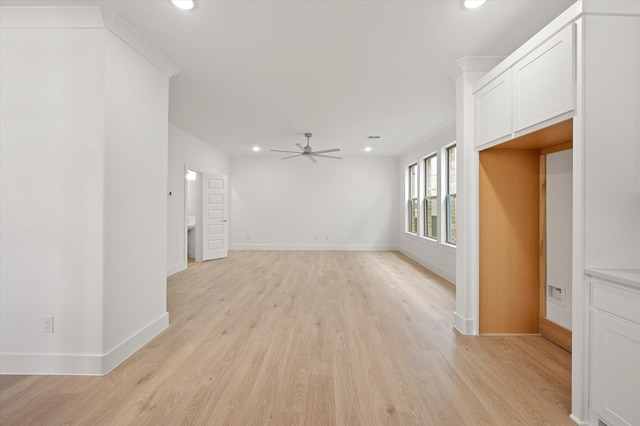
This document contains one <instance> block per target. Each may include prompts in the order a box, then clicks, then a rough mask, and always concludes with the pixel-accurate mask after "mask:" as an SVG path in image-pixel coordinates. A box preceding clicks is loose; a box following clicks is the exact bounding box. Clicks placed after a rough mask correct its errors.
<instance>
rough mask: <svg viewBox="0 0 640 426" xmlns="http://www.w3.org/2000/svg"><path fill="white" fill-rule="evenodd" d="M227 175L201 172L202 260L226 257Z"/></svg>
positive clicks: (227, 237) (227, 229) (227, 234)
mask: <svg viewBox="0 0 640 426" xmlns="http://www.w3.org/2000/svg"><path fill="white" fill-rule="evenodd" d="M227 180H228V179H227V176H223V175H212V174H207V173H202V179H201V194H200V195H201V198H200V200H201V202H202V227H201V229H200V233H201V237H202V238H201V241H202V260H212V259H220V258H223V257H227V247H228V244H229V224H228V222H227V220H228V207H229V204H228V203H229V188H228V185H227Z"/></svg>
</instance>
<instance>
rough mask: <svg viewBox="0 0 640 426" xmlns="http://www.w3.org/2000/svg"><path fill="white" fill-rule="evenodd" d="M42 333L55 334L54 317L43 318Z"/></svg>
mask: <svg viewBox="0 0 640 426" xmlns="http://www.w3.org/2000/svg"><path fill="white" fill-rule="evenodd" d="M42 332H43V333H53V315H50V316H43V317H42Z"/></svg>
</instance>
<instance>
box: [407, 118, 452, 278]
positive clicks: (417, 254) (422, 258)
mask: <svg viewBox="0 0 640 426" xmlns="http://www.w3.org/2000/svg"><path fill="white" fill-rule="evenodd" d="M455 130H456V129H455V127H451V128H448V129H446V130H445V131H444V132H442V133H441V134H440V135H438V136H436V137H434V138H433V139H431V140H429V141H427V142H425V143H424V144H422V145H421V146H419V147H417V148H414V149H413V150H411V151H410V152H408V153H405V154H403V156H402V157H401V158H400V160H399V161H398V173H397V175H396V180H397V182H398V184H397V187H398V199H397V201H396V204H397V205H398V211H399V217H398V227H397V231H396V232H397V233H398V234H399V242H400V244H399V246H400V251H401V252H402V253H404V254H406V255H407V256H409V257H410V258H412V259H413V260H415V261H416V262H418V263H420V264H422V265H424V266H425V267H427V268H429V269H430V270H432V271H433V272H435V273H436V274H438V275H440V276H442V277H443V278H445V279H447V280H448V281H450V282H452V283H455V282H456V249H455V248H454V247H451V246H449V245H446V244H442V243H441V242H435V241H433V240H430V239H427V238H424V237H421V236H417V235H413V234H410V233H408V232H406V231H405V229H406V220H405V211H406V207H405V206H406V198H405V196H406V195H405V185H406V169H407V167H408V166H409V165H410V164H412V163H415V162H418V164H419V165H420V166H419V167H422V165H421V163H422V160H423V159H424V158H425V157H427V156H429V155H431V154H433V153H436V152H437V153H438V154H439V156H438V167H439V168H441V167H440V166H441V165H442V161H443V157H442V156H441V155H440V153H441V149H442V148H443V147H444V146H446V145H449V144H451V143H453V142H455V140H456V131H455ZM420 173H421V175H422V173H423V172H420ZM419 180H420V182H419V184H420V185H422V184H423V182H422V180H423V179H422V178H420V179H419ZM439 186H440V187H442V185H439ZM439 195H441V194H439ZM438 214H439V219H440V222H441V223H443V222H442V221H443V220H444V212H443V211H439V212H438ZM419 220H420V219H419ZM438 232H439V234H442V232H441V227H439V229H438ZM439 238H441V235H439Z"/></svg>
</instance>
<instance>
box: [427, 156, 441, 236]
mask: <svg viewBox="0 0 640 426" xmlns="http://www.w3.org/2000/svg"><path fill="white" fill-rule="evenodd" d="M424 170H425V172H424V187H425V191H424V236H425V237H429V238H438V156H437V155H436V154H433V155H432V156H431V157H428V158H426V159H425V160H424Z"/></svg>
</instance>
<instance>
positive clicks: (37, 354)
mask: <svg viewBox="0 0 640 426" xmlns="http://www.w3.org/2000/svg"><path fill="white" fill-rule="evenodd" d="M0 31H1V32H0V121H1V122H2V125H1V126H0V151H1V152H2V155H0V185H1V186H0V188H1V192H0V194H1V198H0V215H1V217H2V220H1V222H0V224H1V225H0V226H1V228H0V229H1V231H0V234H1V238H0V250H1V253H0V263H1V264H0V294H1V295H2V297H1V298H0V352H1V354H2V366H0V367H1V368H2V371H3V372H9V371H12V370H14V369H15V370H18V371H24V370H23V367H24V368H27V366H28V365H31V363H30V362H29V360H25V359H24V357H20V354H26V355H27V356H28V357H29V358H30V359H31V360H32V361H33V360H35V362H37V363H42V372H47V371H49V370H50V368H53V367H54V366H52V365H47V361H49V360H50V358H49V357H47V356H45V354H76V355H79V354H80V355H81V354H99V353H102V288H103V287H102V273H103V246H102V242H103V215H104V213H103V209H104V208H103V205H104V203H103V193H102V191H103V173H104V170H103V146H104V134H103V122H104V115H103V111H104V108H103V105H104V103H105V91H104V87H105V86H104V85H105V80H104V79H105V76H104V66H105V58H104V46H105V35H104V31H102V30H66V29H29V30H25V29H2V30H0ZM26 52H28V54H27V53H26ZM43 315H53V316H54V317H55V322H54V327H55V333H53V334H43V333H42V316H43ZM75 361H76V360H73V362H75ZM90 367H91V366H90ZM90 367H89V368H90Z"/></svg>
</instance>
